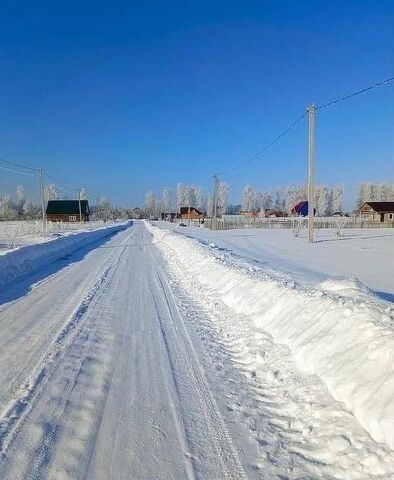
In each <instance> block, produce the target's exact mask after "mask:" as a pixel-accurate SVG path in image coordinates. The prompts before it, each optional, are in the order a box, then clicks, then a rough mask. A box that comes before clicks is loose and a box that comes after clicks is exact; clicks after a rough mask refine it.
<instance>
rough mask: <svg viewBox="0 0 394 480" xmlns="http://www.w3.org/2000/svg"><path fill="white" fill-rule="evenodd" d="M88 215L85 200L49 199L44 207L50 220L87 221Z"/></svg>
mask: <svg viewBox="0 0 394 480" xmlns="http://www.w3.org/2000/svg"><path fill="white" fill-rule="evenodd" d="M89 215H90V210H89V203H88V201H87V200H49V201H48V204H47V208H46V219H47V220H48V221H50V222H88V221H89Z"/></svg>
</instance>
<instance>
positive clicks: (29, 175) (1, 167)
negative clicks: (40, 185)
mask: <svg viewBox="0 0 394 480" xmlns="http://www.w3.org/2000/svg"><path fill="white" fill-rule="evenodd" d="M0 169H1V170H6V171H7V172H13V173H19V175H25V176H27V177H33V176H34V174H33V173H29V172H20V171H18V170H14V169H13V168H9V167H5V166H4V165H0Z"/></svg>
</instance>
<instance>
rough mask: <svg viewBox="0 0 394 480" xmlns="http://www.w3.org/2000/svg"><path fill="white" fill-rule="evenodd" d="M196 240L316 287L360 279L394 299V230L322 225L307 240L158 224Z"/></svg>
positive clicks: (280, 232)
mask: <svg viewBox="0 0 394 480" xmlns="http://www.w3.org/2000/svg"><path fill="white" fill-rule="evenodd" d="M154 224H155V225H157V226H160V227H161V228H164V229H171V230H174V231H176V232H178V233H181V234H183V235H186V236H190V237H192V238H198V239H199V240H201V241H203V242H206V243H211V244H213V245H216V246H217V247H218V248H221V249H224V250H225V251H228V252H231V253H232V254H233V255H236V256H238V257H240V258H242V259H244V260H248V262H250V263H252V264H254V265H256V266H265V267H271V268H273V269H275V270H277V271H282V272H287V273H290V274H291V276H292V277H293V278H296V279H298V280H300V281H301V282H302V283H303V284H308V285H311V286H314V285H316V284H319V283H321V282H323V281H324V280H326V279H328V278H329V279H332V278H333V277H337V278H340V279H345V280H348V279H349V277H351V278H356V279H357V280H358V281H360V282H362V283H363V284H365V285H366V286H367V287H368V288H369V289H370V290H372V291H373V292H375V293H376V294H377V295H378V296H379V297H380V298H383V299H385V300H391V301H392V302H394V275H393V271H394V255H393V251H394V228H369V229H364V228H363V229H353V228H351V229H344V230H343V236H342V237H337V236H336V231H335V230H331V229H321V230H318V231H317V233H316V237H317V238H316V243H314V244H309V243H308V241H307V231H306V230H301V231H300V233H299V237H298V238H296V237H294V235H293V232H292V230H290V229H234V230H226V231H212V230H209V229H206V228H198V227H179V226H178V225H177V224H176V223H170V222H154Z"/></svg>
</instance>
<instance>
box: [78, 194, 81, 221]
mask: <svg viewBox="0 0 394 480" xmlns="http://www.w3.org/2000/svg"><path fill="white" fill-rule="evenodd" d="M78 203H79V221H80V222H82V212H81V189H79V190H78Z"/></svg>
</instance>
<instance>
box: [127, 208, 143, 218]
mask: <svg viewBox="0 0 394 480" xmlns="http://www.w3.org/2000/svg"><path fill="white" fill-rule="evenodd" d="M130 218H132V219H133V220H140V219H141V218H142V210H141V209H140V208H139V207H135V208H133V209H132V210H131V212H130Z"/></svg>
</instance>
